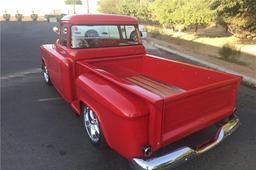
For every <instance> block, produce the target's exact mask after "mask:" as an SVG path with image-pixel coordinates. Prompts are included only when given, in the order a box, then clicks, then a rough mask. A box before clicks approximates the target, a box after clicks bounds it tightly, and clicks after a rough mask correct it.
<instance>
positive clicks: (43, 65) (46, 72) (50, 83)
mask: <svg viewBox="0 0 256 170" xmlns="http://www.w3.org/2000/svg"><path fill="white" fill-rule="evenodd" d="M42 70H43V77H44V81H45V83H46V84H48V85H52V82H51V79H50V75H49V72H48V70H47V67H46V65H45V64H44V63H43V64H42Z"/></svg>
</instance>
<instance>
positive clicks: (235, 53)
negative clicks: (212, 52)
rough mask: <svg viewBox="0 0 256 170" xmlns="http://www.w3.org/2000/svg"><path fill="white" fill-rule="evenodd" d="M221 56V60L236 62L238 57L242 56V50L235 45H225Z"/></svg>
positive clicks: (220, 50) (220, 51) (220, 52)
mask: <svg viewBox="0 0 256 170" xmlns="http://www.w3.org/2000/svg"><path fill="white" fill-rule="evenodd" d="M219 54H220V55H221V58H222V59H224V60H227V61H234V60H236V57H239V56H240V54H241V51H240V49H237V48H236V47H235V46H234V45H230V44H225V45H224V46H223V47H222V48H221V49H219Z"/></svg>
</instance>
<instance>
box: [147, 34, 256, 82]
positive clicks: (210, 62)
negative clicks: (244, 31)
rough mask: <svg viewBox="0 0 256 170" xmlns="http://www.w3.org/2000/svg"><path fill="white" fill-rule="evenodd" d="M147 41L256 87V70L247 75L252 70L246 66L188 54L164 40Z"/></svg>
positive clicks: (152, 39) (153, 39)
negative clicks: (240, 78)
mask: <svg viewBox="0 0 256 170" xmlns="http://www.w3.org/2000/svg"><path fill="white" fill-rule="evenodd" d="M147 41H148V42H149V43H150V44H152V45H153V46H155V47H156V48H158V49H160V50H163V51H166V52H168V53H172V54H175V55H178V56H181V57H183V58H186V59H190V60H192V61H195V62H198V63H200V64H202V65H205V66H207V67H210V68H213V69H216V70H219V71H223V72H226V73H230V74H236V75H239V76H242V77H243V81H244V82H245V83H246V84H248V85H250V86H252V87H256V79H255V78H254V77H253V76H252V75H254V76H256V68H255V69H254V70H253V72H252V71H251V70H250V73H249V74H247V73H248V72H249V69H250V68H245V66H240V65H237V64H235V63H230V62H228V63H227V62H226V61H223V60H220V59H217V58H213V57H209V56H200V55H197V54H194V53H191V54H188V52H185V50H184V51H181V50H180V49H178V48H176V47H175V46H172V44H170V43H167V42H165V41H162V40H158V39H155V38H151V37H150V38H147ZM232 68H233V69H232ZM254 73H255V74H254Z"/></svg>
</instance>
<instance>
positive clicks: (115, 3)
mask: <svg viewBox="0 0 256 170" xmlns="http://www.w3.org/2000/svg"><path fill="white" fill-rule="evenodd" d="M120 3H121V0H100V1H99V9H98V10H99V11H100V12H103V13H109V14H120V13H121V12H120V8H119V6H120Z"/></svg>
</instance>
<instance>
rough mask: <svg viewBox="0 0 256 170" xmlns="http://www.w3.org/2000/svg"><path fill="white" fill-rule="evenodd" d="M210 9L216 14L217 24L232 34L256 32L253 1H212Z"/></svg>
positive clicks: (255, 15) (254, 3)
mask: <svg viewBox="0 0 256 170" xmlns="http://www.w3.org/2000/svg"><path fill="white" fill-rule="evenodd" d="M210 7H211V9H213V10H214V11H215V12H216V14H217V16H218V22H219V23H220V24H222V25H226V26H227V28H229V31H231V32H232V33H236V32H241V31H244V30H248V31H256V1H255V0H213V1H212V3H211V6H210Z"/></svg>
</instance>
